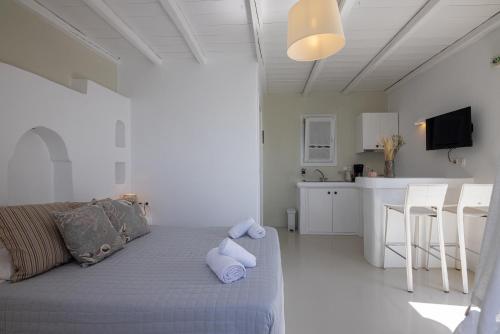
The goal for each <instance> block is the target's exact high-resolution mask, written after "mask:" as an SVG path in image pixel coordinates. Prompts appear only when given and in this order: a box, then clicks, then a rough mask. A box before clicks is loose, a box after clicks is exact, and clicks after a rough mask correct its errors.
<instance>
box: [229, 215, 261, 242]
mask: <svg viewBox="0 0 500 334" xmlns="http://www.w3.org/2000/svg"><path fill="white" fill-rule="evenodd" d="M253 224H256V223H255V220H254V219H253V218H248V219H245V220H244V221H242V222H239V223H238V224H236V225H234V226H233V227H231V228H230V229H229V231H228V234H229V236H230V237H231V238H233V239H238V238H241V237H242V236H244V235H245V234H246V233H247V232H248V229H249V228H250V226H252V225H253Z"/></svg>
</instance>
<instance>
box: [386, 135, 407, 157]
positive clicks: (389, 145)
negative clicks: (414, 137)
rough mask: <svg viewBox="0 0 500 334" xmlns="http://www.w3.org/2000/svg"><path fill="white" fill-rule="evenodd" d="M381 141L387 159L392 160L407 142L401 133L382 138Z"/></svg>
mask: <svg viewBox="0 0 500 334" xmlns="http://www.w3.org/2000/svg"><path fill="white" fill-rule="evenodd" d="M380 143H381V144H382V146H383V148H384V158H385V161H391V160H394V157H395V156H396V154H397V153H398V151H399V149H400V148H401V146H403V145H404V144H405V141H404V139H403V137H402V136H400V135H392V136H390V137H384V138H382V140H381V142H380Z"/></svg>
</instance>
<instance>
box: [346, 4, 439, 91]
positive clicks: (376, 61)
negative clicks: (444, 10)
mask: <svg viewBox="0 0 500 334" xmlns="http://www.w3.org/2000/svg"><path fill="white" fill-rule="evenodd" d="M445 2H446V1H443V0H429V1H427V2H426V3H425V5H424V6H423V7H422V8H421V9H420V10H419V11H418V12H417V13H416V14H415V15H414V16H413V17H412V18H411V19H410V20H409V21H408V23H406V24H405V25H404V27H403V28H401V30H399V31H398V33H397V34H396V35H394V37H393V38H392V39H391V40H390V41H389V42H388V43H387V44H386V45H385V46H384V47H383V48H382V50H380V52H378V53H377V54H376V55H375V57H373V58H372V59H371V60H370V62H369V63H368V64H367V65H366V66H365V67H364V68H363V69H362V70H361V71H360V72H359V73H358V74H356V76H355V77H354V78H353V79H352V80H351V81H350V82H349V83H348V84H347V86H345V87H344V89H342V91H341V92H342V93H344V94H349V93H350V92H352V90H353V89H354V88H356V86H357V85H358V84H359V83H360V82H361V81H362V80H363V79H364V78H365V76H367V75H368V74H370V73H371V72H373V71H374V70H375V68H377V66H379V65H380V64H381V63H382V62H383V61H384V60H385V59H386V58H387V57H388V56H390V55H391V54H392V53H393V52H394V51H395V50H396V49H397V48H398V47H399V46H400V45H401V43H403V42H405V41H406V40H407V39H408V38H409V37H410V36H411V34H412V33H413V32H414V31H415V29H417V28H419V27H420V26H421V25H422V24H423V23H425V21H426V20H427V19H428V18H429V17H430V16H431V15H432V14H434V13H436V9H437V8H439V7H441V6H442V5H443V4H444V3H445Z"/></svg>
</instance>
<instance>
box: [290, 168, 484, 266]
mask: <svg viewBox="0 0 500 334" xmlns="http://www.w3.org/2000/svg"><path fill="white" fill-rule="evenodd" d="M464 183H474V179H472V178H403V177H401V178H384V177H373V178H372V177H357V178H356V182H342V181H330V182H328V181H327V182H299V183H297V187H298V188H299V193H300V194H302V195H300V194H299V207H300V210H299V211H300V212H299V213H300V218H299V226H301V228H302V231H301V233H304V232H305V233H311V231H316V232H315V233H317V234H329V232H328V231H329V228H330V226H329V224H328V223H327V222H328V221H329V219H330V218H329V217H327V213H329V212H330V211H331V210H330V208H326V209H325V212H322V211H321V210H322V209H323V207H324V206H326V205H331V204H330V203H331V202H330V200H329V199H328V198H325V199H324V202H321V199H322V198H323V197H321V196H322V194H323V193H322V192H321V191H320V190H321V189H324V191H326V192H328V194H330V192H329V189H332V190H335V189H339V191H338V193H339V196H340V195H345V196H349V198H350V199H346V200H345V201H343V202H342V204H341V205H337V206H336V207H335V205H334V208H333V209H332V210H333V218H332V219H333V221H334V223H333V233H334V234H335V227H336V224H337V226H340V225H341V224H342V223H343V222H344V221H347V220H348V221H351V222H350V228H351V230H352V231H358V232H356V234H358V235H360V236H363V242H364V256H365V258H366V260H367V261H368V262H369V263H370V264H372V265H374V266H376V267H383V266H384V254H385V256H386V257H385V267H404V261H402V260H401V258H400V257H398V256H397V255H395V254H394V253H392V252H390V251H387V250H386V249H385V247H384V233H385V232H384V205H385V204H404V200H405V194H406V188H407V186H408V185H409V184H448V192H447V195H446V201H445V202H446V204H452V203H457V202H458V197H459V195H460V190H461V187H462V184H464ZM342 188H343V189H345V190H340V189H342ZM314 189H318V190H317V191H316V193H317V195H314V194H313V193H312V192H314V191H315V190H314ZM335 194H337V192H335ZM346 194H348V195H346ZM313 195H314V196H313ZM325 196H326V195H325ZM300 198H302V199H304V200H302V201H301V200H300ZM334 198H336V199H335V200H334V202H333V203H334V204H335V203H337V202H339V200H340V198H339V197H338V196H335V197H334ZM342 207H350V208H352V212H351V211H349V212H350V213H349V214H348V213H346V212H347V211H345V210H341V208H342ZM356 210H357V212H359V214H356ZM318 212H319V213H318ZM316 215H317V216H316ZM351 216H357V217H359V224H358V223H356V221H358V218H356V217H355V218H354V219H351V218H350V217H351ZM316 217H318V218H317V219H320V220H321V219H324V220H325V223H323V226H325V227H328V229H327V228H325V229H319V228H318V229H315V230H314V229H313V226H314V223H315V222H316ZM401 219H402V217H401V215H400V214H397V213H391V214H390V215H389V221H390V224H391V226H390V231H389V233H388V237H389V239H391V240H390V241H404V225H403V224H402V223H401ZM398 222H399V224H398ZM356 225H358V226H359V228H356V227H355V226H356ZM424 225H427V224H424ZM304 229H305V230H306V231H304ZM344 230H346V231H347V229H344ZM444 230H445V242H455V240H456V223H454V220H453V217H447V216H445V219H444ZM424 231H427V227H424V228H422V233H424ZM419 238H421V240H425V238H424V235H422V236H420V237H419ZM419 256H420V255H418V254H417V255H416V258H417V257H419ZM431 263H432V262H431Z"/></svg>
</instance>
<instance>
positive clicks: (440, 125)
mask: <svg viewBox="0 0 500 334" xmlns="http://www.w3.org/2000/svg"><path fill="white" fill-rule="evenodd" d="M425 124H426V136H427V142H426V146H427V150H428V151H430V150H440V149H452V148H457V147H470V146H472V122H471V107H467V108H463V109H460V110H457V111H453V112H450V113H447V114H443V115H439V116H436V117H432V118H429V119H427V120H426V121H425Z"/></svg>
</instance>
